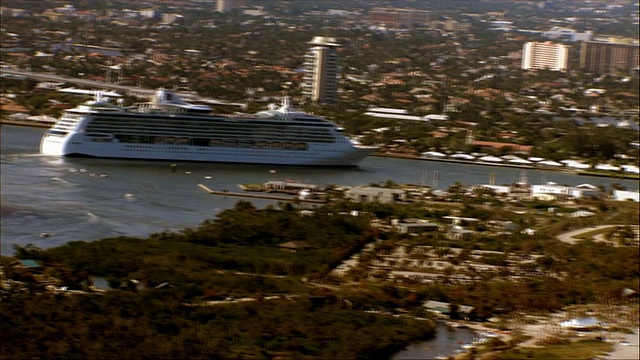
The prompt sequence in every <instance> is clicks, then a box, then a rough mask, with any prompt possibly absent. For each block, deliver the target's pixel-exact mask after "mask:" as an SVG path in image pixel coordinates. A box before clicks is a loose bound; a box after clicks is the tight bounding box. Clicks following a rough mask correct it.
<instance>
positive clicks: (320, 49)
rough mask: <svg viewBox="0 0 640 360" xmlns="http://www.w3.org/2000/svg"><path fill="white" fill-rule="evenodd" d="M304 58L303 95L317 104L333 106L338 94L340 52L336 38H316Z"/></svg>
mask: <svg viewBox="0 0 640 360" xmlns="http://www.w3.org/2000/svg"><path fill="white" fill-rule="evenodd" d="M308 44H310V45H312V47H311V48H309V50H308V51H307V53H306V54H305V57H304V72H305V73H304V79H303V85H302V86H303V89H302V93H303V95H304V96H305V98H307V99H308V100H311V101H313V102H316V103H323V104H333V103H335V102H336V99H337V94H338V78H339V67H338V52H337V48H339V47H340V46H341V45H340V44H338V43H337V42H336V39H335V38H332V37H324V36H315V37H314V38H313V40H311V42H309V43H308Z"/></svg>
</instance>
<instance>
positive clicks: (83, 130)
mask: <svg viewBox="0 0 640 360" xmlns="http://www.w3.org/2000/svg"><path fill="white" fill-rule="evenodd" d="M375 150H376V147H372V146H363V145H360V144H357V143H355V142H354V141H351V140H350V139H349V138H348V137H347V136H346V135H345V134H344V130H343V129H342V128H341V127H339V126H337V125H336V124H335V123H333V122H331V121H328V120H326V119H324V118H322V117H319V116H315V115H311V114H308V113H304V112H300V111H295V110H293V109H292V108H291V106H290V104H289V100H288V98H285V99H284V100H283V102H282V104H281V105H280V106H278V105H276V104H270V105H269V108H268V110H264V111H260V112H257V113H255V114H233V115H214V114H212V113H211V109H210V108H209V107H208V106H206V105H196V104H190V103H187V102H185V101H183V100H182V99H180V98H179V96H178V95H177V94H175V93H173V92H171V91H168V90H164V89H160V90H157V91H156V92H155V95H154V97H153V99H152V100H151V101H150V102H148V103H141V104H134V105H133V106H129V107H125V106H123V105H122V104H119V105H116V104H113V103H111V102H109V101H108V100H105V99H103V98H101V97H100V96H96V98H95V99H94V100H91V101H88V102H85V103H83V104H81V105H79V106H78V107H76V108H73V109H68V110H66V111H65V112H64V114H63V115H62V116H61V117H60V119H59V120H58V121H57V122H56V123H55V125H54V126H53V127H52V128H51V129H49V130H48V131H47V132H46V133H45V134H44V135H43V137H42V140H41V144H40V152H41V153H42V154H45V155H55V156H85V157H100V158H118V159H148V160H170V161H201V162H224V163H250V164H274V165H305V166H356V165H357V164H358V163H359V162H360V161H362V160H363V159H364V158H365V157H367V156H368V155H369V154H371V153H372V152H373V151H375Z"/></svg>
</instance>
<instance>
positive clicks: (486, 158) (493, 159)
mask: <svg viewBox="0 0 640 360" xmlns="http://www.w3.org/2000/svg"><path fill="white" fill-rule="evenodd" d="M478 160H479V161H484V162H494V163H499V162H503V161H504V160H502V159H500V158H499V157H495V156H491V155H487V156H483V157H481V158H478Z"/></svg>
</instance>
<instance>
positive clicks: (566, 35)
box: [542, 26, 593, 42]
mask: <svg viewBox="0 0 640 360" xmlns="http://www.w3.org/2000/svg"><path fill="white" fill-rule="evenodd" d="M542 36H544V37H546V38H549V39H560V40H566V41H572V42H575V41H591V39H592V38H593V32H592V31H586V32H583V33H580V32H577V31H576V30H574V29H570V28H564V27H559V26H554V27H552V28H551V30H549V31H545V32H543V33H542Z"/></svg>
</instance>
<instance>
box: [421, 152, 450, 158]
mask: <svg viewBox="0 0 640 360" xmlns="http://www.w3.org/2000/svg"><path fill="white" fill-rule="evenodd" d="M421 155H422V156H424V157H437V158H443V157H446V156H447V155H446V154H443V153H441V152H437V151H427V152H423V153H422V154H421Z"/></svg>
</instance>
